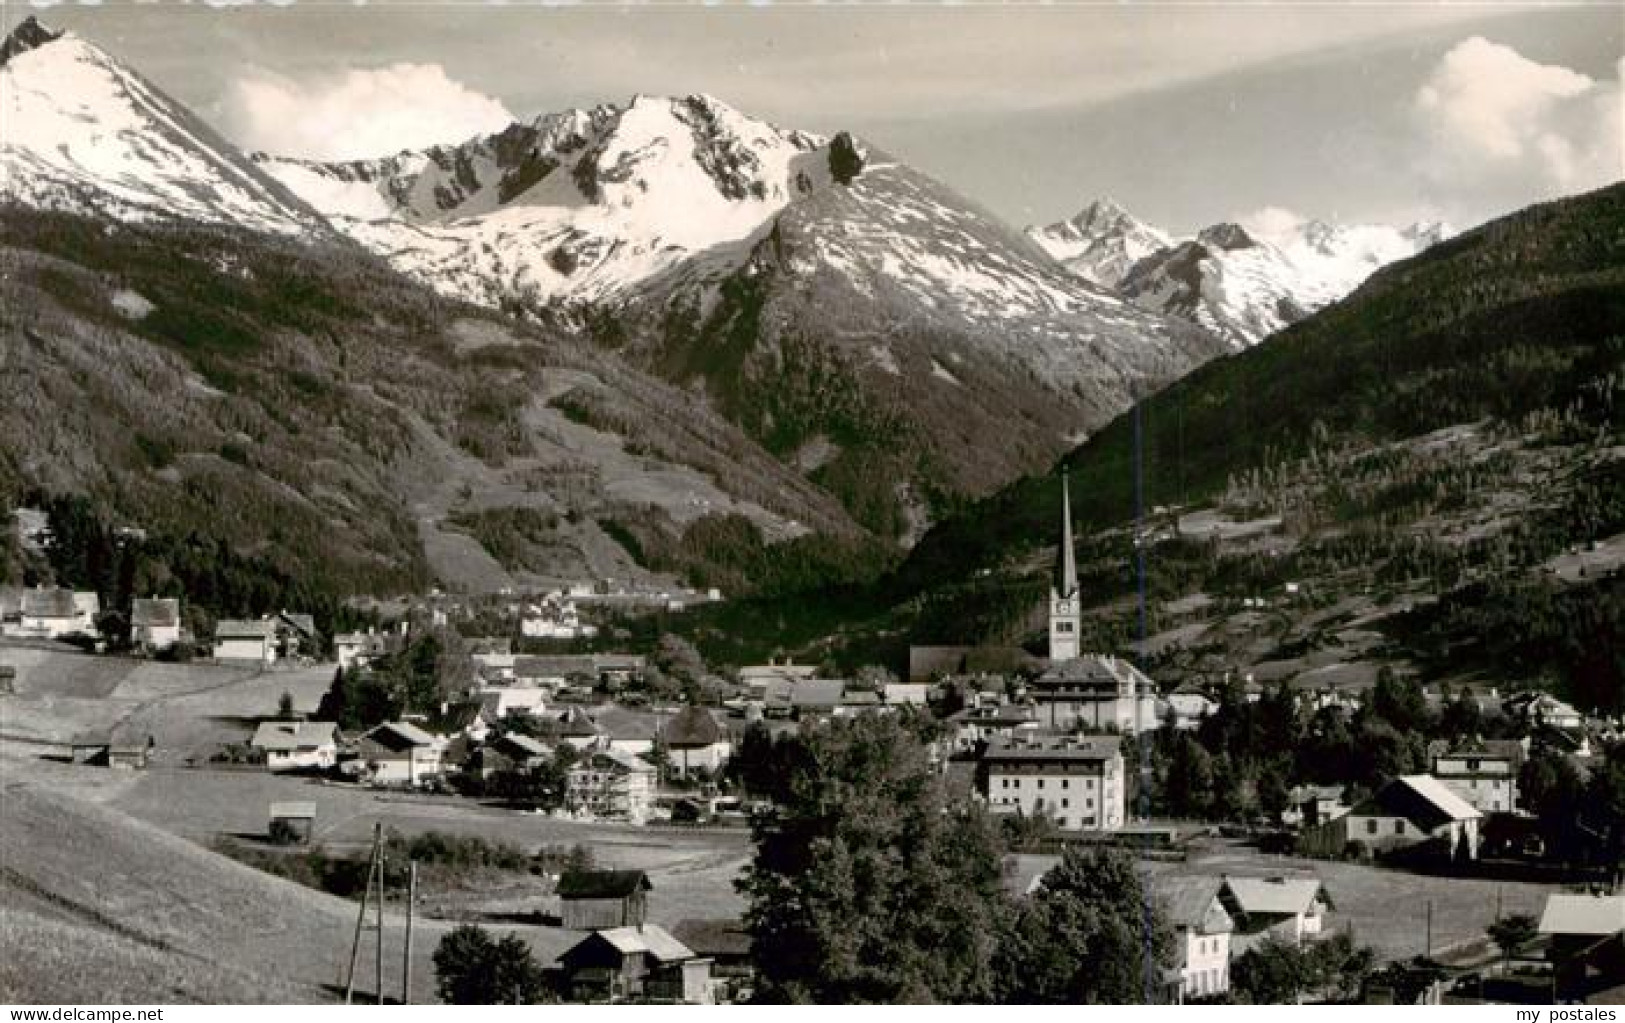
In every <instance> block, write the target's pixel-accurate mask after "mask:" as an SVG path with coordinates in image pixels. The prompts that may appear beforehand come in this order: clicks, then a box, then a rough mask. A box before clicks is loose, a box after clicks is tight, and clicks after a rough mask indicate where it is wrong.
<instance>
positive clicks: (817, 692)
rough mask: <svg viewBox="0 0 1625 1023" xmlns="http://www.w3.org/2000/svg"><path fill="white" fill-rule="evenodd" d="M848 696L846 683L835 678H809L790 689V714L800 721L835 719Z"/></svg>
mask: <svg viewBox="0 0 1625 1023" xmlns="http://www.w3.org/2000/svg"><path fill="white" fill-rule="evenodd" d="M845 696H846V683H845V682H843V681H841V680H840V679H834V678H809V679H807V680H805V681H803V682H797V683H795V684H793V685H792V686H791V688H790V712H791V713H792V714H793V715H794V716H795V718H796V720H798V721H809V720H813V719H816V718H821V717H833V716H834V715H835V713H836V711H838V710H839V709H840V707H841V700H842V699H843V698H844V697H845Z"/></svg>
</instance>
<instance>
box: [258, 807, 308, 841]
mask: <svg viewBox="0 0 1625 1023" xmlns="http://www.w3.org/2000/svg"><path fill="white" fill-rule="evenodd" d="M269 816H270V818H271V819H270V823H269V824H268V826H267V827H266V833H267V834H268V835H270V837H271V841H273V842H278V843H285V844H288V845H294V844H297V845H308V844H309V843H310V838H311V835H312V834H313V833H314V832H315V830H316V804H315V803H308V802H297V803H272V804H271V811H270V815H269Z"/></svg>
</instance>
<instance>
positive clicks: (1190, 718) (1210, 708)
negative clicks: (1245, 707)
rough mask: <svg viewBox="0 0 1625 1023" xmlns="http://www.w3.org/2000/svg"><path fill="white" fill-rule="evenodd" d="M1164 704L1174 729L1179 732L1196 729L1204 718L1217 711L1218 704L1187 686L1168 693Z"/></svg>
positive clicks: (1191, 686)
mask: <svg viewBox="0 0 1625 1023" xmlns="http://www.w3.org/2000/svg"><path fill="white" fill-rule="evenodd" d="M1166 702H1167V705H1168V710H1169V712H1170V713H1171V714H1172V716H1173V724H1174V727H1175V728H1177V729H1180V730H1181V731H1187V730H1190V729H1193V728H1196V727H1197V726H1199V725H1201V723H1202V721H1203V719H1204V718H1206V717H1208V716H1209V715H1211V714H1215V713H1217V712H1218V710H1219V705H1218V703H1217V702H1215V701H1214V700H1213V698H1212V697H1210V696H1208V695H1207V694H1206V693H1204V692H1202V690H1201V689H1199V688H1197V687H1196V686H1193V685H1188V684H1187V685H1183V686H1180V687H1179V688H1178V689H1175V690H1174V691H1173V692H1171V693H1169V694H1168V696H1167V700H1166ZM1166 716H1167V715H1165V717H1166Z"/></svg>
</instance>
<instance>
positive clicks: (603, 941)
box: [558, 924, 711, 1005]
mask: <svg viewBox="0 0 1625 1023" xmlns="http://www.w3.org/2000/svg"><path fill="white" fill-rule="evenodd" d="M558 964H559V970H560V973H561V975H562V986H563V988H564V990H565V992H566V995H567V997H569V998H570V999H571V1000H572V1001H576V1002H619V1001H638V1002H674V1003H683V1004H691V1005H704V1004H708V1003H709V1000H710V994H711V961H710V960H709V959H703V958H701V957H699V956H697V955H695V954H694V951H693V950H692V949H690V948H689V947H688V946H686V945H684V944H683V943H682V942H680V941H678V940H677V939H676V938H674V937H672V936H671V935H670V934H669V933H667V932H666V931H665V929H664V928H661V927H657V926H656V925H654V924H645V925H643V926H641V927H614V928H609V929H607V930H598V931H594V932H593V933H591V934H589V935H587V937H585V938H583V939H581V941H580V942H579V943H577V944H576V945H575V947H573V948H571V949H569V950H568V951H566V952H565V953H564V954H563V955H561V956H559V958H558Z"/></svg>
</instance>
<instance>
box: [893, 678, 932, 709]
mask: <svg viewBox="0 0 1625 1023" xmlns="http://www.w3.org/2000/svg"><path fill="white" fill-rule="evenodd" d="M880 699H881V702H883V703H885V705H886V706H888V707H925V706H926V705H927V704H928V703H929V702H930V699H931V687H930V686H928V685H926V684H925V683H923V682H887V683H886V684H885V685H884V686H883V687H881V690H880Z"/></svg>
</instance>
